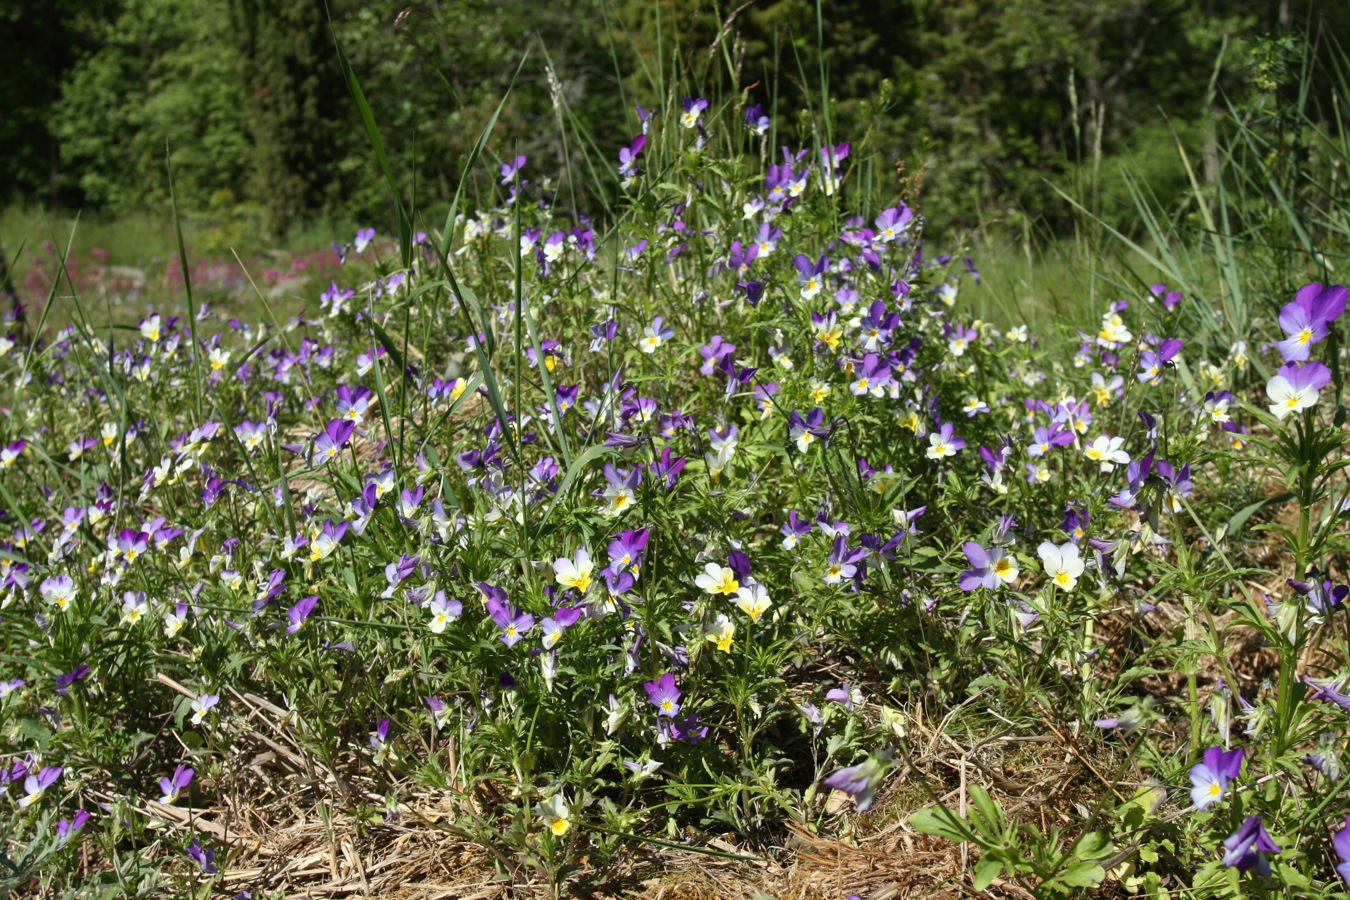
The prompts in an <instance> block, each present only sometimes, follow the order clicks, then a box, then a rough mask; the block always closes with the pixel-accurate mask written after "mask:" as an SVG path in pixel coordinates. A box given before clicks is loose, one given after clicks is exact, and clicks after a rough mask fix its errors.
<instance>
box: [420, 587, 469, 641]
mask: <svg viewBox="0 0 1350 900" xmlns="http://www.w3.org/2000/svg"><path fill="white" fill-rule="evenodd" d="M428 610H429V611H430V613H431V621H430V622H429V623H427V627H428V628H430V629H431V631H432V633H433V634H441V633H442V632H444V631H445V629H446V627H447V626H448V625H449V624H450V620H451V619H455V618H458V617H459V614H460V613H461V612H463V611H464V604H462V603H460V602H459V601H458V600H451V599H449V598H447V597H446V596H445V591H437V592H436V596H435V597H433V598H432V600H431V603H430V605H429V606H428Z"/></svg>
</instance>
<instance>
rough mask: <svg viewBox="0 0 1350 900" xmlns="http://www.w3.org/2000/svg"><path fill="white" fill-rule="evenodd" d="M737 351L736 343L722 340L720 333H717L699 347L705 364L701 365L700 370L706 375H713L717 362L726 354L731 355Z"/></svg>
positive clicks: (699, 353) (699, 352)
mask: <svg viewBox="0 0 1350 900" xmlns="http://www.w3.org/2000/svg"><path fill="white" fill-rule="evenodd" d="M735 352H736V345H735V344H729V343H727V342H726V341H724V340H722V336H721V335H720V334H715V335H713V336H712V338H711V339H710V340H709V341H708V343H706V344H704V345H703V346H702V347H699V348H698V355H699V356H701V357H703V365H701V366H699V372H701V373H702V374H704V375H709V376H710V375H712V373H713V372H714V371H715V369H716V366H717V363H718V361H719V360H721V359H722V357H724V356H730V355H731V354H733V353H735Z"/></svg>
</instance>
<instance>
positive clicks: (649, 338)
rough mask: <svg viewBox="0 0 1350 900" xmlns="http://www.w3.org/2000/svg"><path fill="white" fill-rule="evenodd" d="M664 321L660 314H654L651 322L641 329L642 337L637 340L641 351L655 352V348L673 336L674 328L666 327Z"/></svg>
mask: <svg viewBox="0 0 1350 900" xmlns="http://www.w3.org/2000/svg"><path fill="white" fill-rule="evenodd" d="M665 321H666V320H665V319H664V318H662V317H661V316H656V317H655V318H653V319H652V324H650V325H648V326H647V327H646V328H644V329H643V330H642V334H643V337H642V340H640V341H638V347H640V348H641V350H642V352H643V353H655V352H656V348H658V347H660V346H661V345H662V344H664V343H665V342H666V341H668V340H670V339H671V338H673V337H674V336H675V331H674V329H671V328H667V327H666V325H665Z"/></svg>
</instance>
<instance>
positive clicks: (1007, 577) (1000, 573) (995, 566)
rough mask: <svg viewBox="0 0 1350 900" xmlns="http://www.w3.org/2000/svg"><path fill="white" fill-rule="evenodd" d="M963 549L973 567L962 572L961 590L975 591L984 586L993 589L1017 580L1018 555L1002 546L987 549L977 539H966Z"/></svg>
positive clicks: (959, 581) (960, 579) (958, 580)
mask: <svg viewBox="0 0 1350 900" xmlns="http://www.w3.org/2000/svg"><path fill="white" fill-rule="evenodd" d="M962 549H963V550H964V551H965V554H966V559H968V560H970V565H971V568H969V569H966V570H965V571H964V572H962V573H961V576H960V578H959V579H957V584H958V585H960V587H961V590H963V591H973V590H975V589H976V588H981V587H983V588H988V589H989V590H991V591H992V590H997V589H998V588H1000V587H1002V586H1003V585H1005V584H1012V583H1013V582H1014V581H1016V580H1017V574H1018V571H1017V557H1015V556H1013V555H1011V554H1010V553H1008V551H1007V550H1005V549H1003V548H1002V547H995V548H994V549H992V550H986V549H985V548H984V547H982V546H981V545H980V544H978V543H976V542H975V541H966V542H965V544H963V545H962Z"/></svg>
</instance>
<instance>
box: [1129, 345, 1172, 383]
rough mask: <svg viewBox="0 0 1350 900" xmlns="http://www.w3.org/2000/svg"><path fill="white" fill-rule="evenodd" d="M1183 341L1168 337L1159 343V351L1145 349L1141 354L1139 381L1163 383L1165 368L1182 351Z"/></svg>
mask: <svg viewBox="0 0 1350 900" xmlns="http://www.w3.org/2000/svg"><path fill="white" fill-rule="evenodd" d="M1181 347H1182V344H1181V341H1179V340H1177V339H1176V338H1168V339H1167V340H1165V341H1163V342H1162V344H1160V345H1159V347H1158V350H1157V352H1156V353H1155V352H1154V351H1152V350H1145V351H1144V352H1143V353H1141V354H1139V382H1140V383H1141V384H1162V373H1163V368H1164V367H1165V366H1167V365H1168V364H1170V363H1171V362H1172V361H1173V360H1174V359H1176V356H1177V354H1178V353H1180V352H1181Z"/></svg>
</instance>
